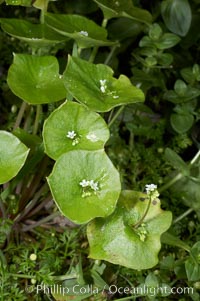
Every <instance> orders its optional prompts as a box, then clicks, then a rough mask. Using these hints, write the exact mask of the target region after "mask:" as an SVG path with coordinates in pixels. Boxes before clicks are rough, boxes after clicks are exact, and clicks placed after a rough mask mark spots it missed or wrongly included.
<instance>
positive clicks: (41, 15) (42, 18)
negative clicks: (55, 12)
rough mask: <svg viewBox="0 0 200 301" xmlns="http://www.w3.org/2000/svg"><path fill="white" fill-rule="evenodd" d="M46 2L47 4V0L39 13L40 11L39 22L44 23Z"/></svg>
mask: <svg viewBox="0 0 200 301" xmlns="http://www.w3.org/2000/svg"><path fill="white" fill-rule="evenodd" d="M48 4H49V0H45V1H44V7H43V9H41V13H40V23H41V24H44V15H45V13H46V12H47V9H48Z"/></svg>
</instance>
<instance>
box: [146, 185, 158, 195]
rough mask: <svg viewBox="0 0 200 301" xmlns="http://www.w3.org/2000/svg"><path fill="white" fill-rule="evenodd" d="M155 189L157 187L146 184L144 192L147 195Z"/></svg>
mask: <svg viewBox="0 0 200 301" xmlns="http://www.w3.org/2000/svg"><path fill="white" fill-rule="evenodd" d="M156 189H157V185H155V184H146V185H145V190H146V193H147V194H150V193H151V192H153V191H155V190H156Z"/></svg>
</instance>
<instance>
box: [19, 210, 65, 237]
mask: <svg viewBox="0 0 200 301" xmlns="http://www.w3.org/2000/svg"><path fill="white" fill-rule="evenodd" d="M60 215H61V214H60V212H59V211H56V212H54V213H52V214H50V215H48V216H47V217H45V218H43V219H41V220H40V221H38V222H35V223H34V224H32V225H29V226H24V227H23V228H22V231H23V232H27V231H30V230H31V229H33V228H35V227H38V226H41V225H42V224H45V223H46V222H49V221H50V220H52V219H54V218H55V217H57V216H60Z"/></svg>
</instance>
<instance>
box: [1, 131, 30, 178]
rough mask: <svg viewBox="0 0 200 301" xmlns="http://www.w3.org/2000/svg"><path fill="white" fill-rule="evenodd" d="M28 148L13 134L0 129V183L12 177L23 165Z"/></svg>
mask: <svg viewBox="0 0 200 301" xmlns="http://www.w3.org/2000/svg"><path fill="white" fill-rule="evenodd" d="M28 153H29V149H28V148H27V147H26V146H25V145H24V144H23V143H22V142H21V141H20V140H19V139H18V138H17V137H15V136H14V135H13V134H11V133H9V132H6V131H0V184H3V183H6V182H8V181H10V180H11V179H12V178H14V177H15V176H16V175H17V173H18V172H19V171H20V169H21V168H22V166H23V165H24V163H25V161H26V158H27V156H28Z"/></svg>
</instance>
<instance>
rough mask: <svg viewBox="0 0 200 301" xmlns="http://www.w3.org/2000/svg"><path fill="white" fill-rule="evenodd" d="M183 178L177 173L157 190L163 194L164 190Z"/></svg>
mask: <svg viewBox="0 0 200 301" xmlns="http://www.w3.org/2000/svg"><path fill="white" fill-rule="evenodd" d="M182 177H183V174H182V173H178V174H177V175H176V176H175V177H174V178H173V179H171V180H170V181H169V182H167V183H166V184H164V185H163V186H162V187H160V188H159V189H158V191H159V193H161V192H163V191H164V190H166V189H168V188H169V187H170V186H172V185H173V184H175V183H176V182H177V181H178V180H180V179H181V178H182Z"/></svg>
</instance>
